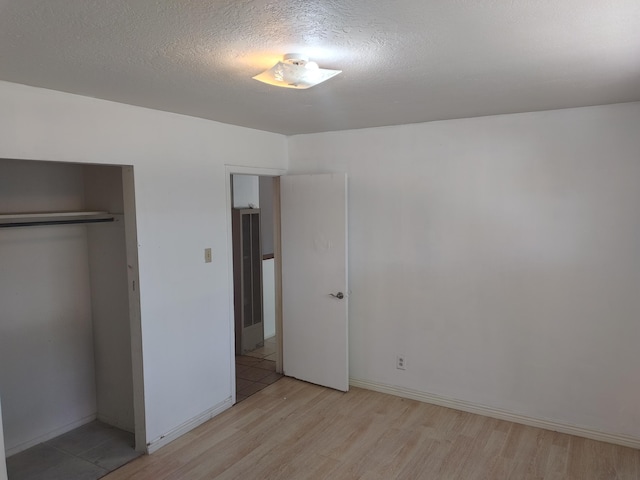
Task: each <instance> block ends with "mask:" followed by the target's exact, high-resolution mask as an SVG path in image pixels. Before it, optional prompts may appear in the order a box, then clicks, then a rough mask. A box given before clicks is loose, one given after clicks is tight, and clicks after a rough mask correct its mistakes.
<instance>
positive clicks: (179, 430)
mask: <svg viewBox="0 0 640 480" xmlns="http://www.w3.org/2000/svg"><path fill="white" fill-rule="evenodd" d="M231 406H233V399H232V398H231V397H229V398H227V399H226V400H225V401H224V402H222V403H219V404H218V405H216V406H214V407H211V408H210V409H208V410H205V411H204V412H202V413H201V414H200V415H196V416H195V417H193V418H192V419H190V420H187V421H186V422H184V423H183V424H181V425H178V426H177V427H176V428H174V429H172V430H170V431H169V432H167V433H165V434H164V435H161V436H159V437H158V438H156V439H154V440H152V441H151V442H149V443H147V453H148V454H151V453H153V452H155V451H157V450H158V449H160V448H162V447H164V446H165V445H167V444H169V443H171V442H173V441H174V440H176V439H177V438H178V437H181V436H182V435H184V434H185V433H187V432H189V431H191V430H193V429H194V428H196V427H198V426H200V425H202V424H203V423H204V422H206V421H207V420H210V419H212V418H213V417H215V416H216V415H218V414H220V413H222V412H224V411H225V410H226V409H227V408H229V407H231Z"/></svg>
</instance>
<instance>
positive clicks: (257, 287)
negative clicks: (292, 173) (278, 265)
mask: <svg viewBox="0 0 640 480" xmlns="http://www.w3.org/2000/svg"><path fill="white" fill-rule="evenodd" d="M274 183H277V179H276V178H274V177H273V176H265V175H249V174H231V175H230V178H229V188H230V193H231V207H232V208H231V225H232V250H233V251H232V257H233V286H234V288H233V311H234V319H235V320H234V353H235V356H234V357H235V394H236V403H237V402H240V401H242V400H244V399H246V398H247V397H249V396H251V395H253V394H254V393H256V392H258V391H260V390H262V389H263V388H265V387H267V386H268V385H270V384H272V383H274V382H275V381H277V380H279V379H280V378H281V377H282V374H281V368H278V367H279V363H280V362H279V342H278V336H277V333H278V330H279V329H277V328H276V298H275V295H276V272H275V248H274V246H275V241H274V240H275V239H274V232H275V231H276V230H277V229H276V228H274V224H275V221H276V216H275V215H274V204H275V203H277V200H276V201H274V199H275V198H276V197H275V195H277V190H276V189H274ZM275 213H277V212H275Z"/></svg>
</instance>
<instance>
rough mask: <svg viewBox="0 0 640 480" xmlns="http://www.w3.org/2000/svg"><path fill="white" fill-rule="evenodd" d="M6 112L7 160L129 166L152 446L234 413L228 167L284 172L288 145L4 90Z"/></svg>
mask: <svg viewBox="0 0 640 480" xmlns="http://www.w3.org/2000/svg"><path fill="white" fill-rule="evenodd" d="M0 105H2V109H0V158H2V157H4V158H17V159H40V160H59V161H74V162H83V163H103V164H125V165H133V166H134V176H135V190H136V192H135V194H136V208H137V222H138V231H137V233H138V243H139V267H140V285H139V287H140V308H141V317H142V335H143V362H144V385H145V417H146V428H147V442H156V441H158V440H159V439H160V437H161V436H163V435H167V434H171V433H172V432H176V431H178V430H179V428H180V427H181V426H185V428H188V426H189V425H191V424H190V423H189V422H191V421H195V420H197V419H202V418H204V416H206V415H207V414H208V413H209V412H212V411H214V409H215V408H216V407H219V406H221V405H224V402H228V401H229V400H230V398H231V394H232V391H231V385H232V380H231V371H232V367H231V358H232V337H231V333H232V331H231V329H230V328H231V323H230V306H231V305H230V291H229V285H228V279H229V274H230V272H229V267H230V265H229V262H228V256H229V251H230V248H231V246H230V245H228V244H227V224H226V220H227V209H228V205H227V203H226V177H225V167H224V165H225V163H227V164H234V165H246V166H255V167H267V168H269V167H271V168H286V165H287V150H286V139H285V138H284V137H283V136H281V135H276V134H271V133H266V132H260V131H256V130H251V129H245V128H241V127H235V126H230V125H224V124H220V123H216V122H211V121H206V120H201V119H196V118H190V117H185V116H181V115H175V114H170V113H165V112H158V111H153V110H148V109H143V108H139V107H132V106H127V105H121V104H116V103H112V102H106V101H101V100H96V99H90V98H85V97H80V96H74V95H69V94H65V93H60V92H54V91H50V90H43V89H37V88H31V87H26V86H22V85H16V84H10V83H5V82H0ZM206 247H211V248H212V249H213V262H212V263H209V264H205V263H204V258H203V251H204V248H206ZM0 395H3V398H4V392H0Z"/></svg>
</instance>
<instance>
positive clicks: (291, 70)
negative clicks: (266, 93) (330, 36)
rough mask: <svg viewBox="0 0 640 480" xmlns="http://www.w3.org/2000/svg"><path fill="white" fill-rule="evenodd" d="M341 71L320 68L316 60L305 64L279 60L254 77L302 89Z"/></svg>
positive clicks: (269, 82) (270, 82) (266, 81)
mask: <svg viewBox="0 0 640 480" xmlns="http://www.w3.org/2000/svg"><path fill="white" fill-rule="evenodd" d="M341 72H342V70H328V69H326V68H319V67H318V64H317V63H315V62H307V63H305V64H303V65H297V64H293V63H285V62H278V63H276V64H275V65H274V66H273V67H271V68H270V69H269V70H266V71H264V72H262V73H261V74H259V75H256V76H255V77H253V78H254V79H255V80H258V81H260V82H263V83H267V84H269V85H275V86H276V87H285V88H296V89H298V90H302V89H305V88H309V87H313V86H314V85H318V84H319V83H322V82H324V81H326V80H329V79H330V78H331V77H335V76H336V75H338V74H339V73H341Z"/></svg>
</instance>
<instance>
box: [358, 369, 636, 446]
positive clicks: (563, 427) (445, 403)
mask: <svg viewBox="0 0 640 480" xmlns="http://www.w3.org/2000/svg"><path fill="white" fill-rule="evenodd" d="M349 384H350V385H351V386H352V387H359V388H364V389H367V390H373V391H374V392H381V393H388V394H390V395H395V396H397V397H403V398H409V399H411V400H417V401H419V402H425V403H431V404H433V405H439V406H441V407H447V408H453V409H454V410H462V411H463V412H469V413H475V414H477V415H484V416H486V417H491V418H497V419H499V420H506V421H509V422H514V423H521V424H523V425H529V426H531V427H538V428H544V429H545V430H552V431H554V432H560V433H567V434H569V435H576V436H578V437H584V438H590V439H591V440H598V441H601V442H607V443H613V444H616V445H622V446H624V447H631V448H636V449H640V438H637V437H631V436H628V435H621V434H617V433H607V432H601V431H599V430H593V429H591V428H585V427H579V426H576V425H570V424H567V423H560V422H556V421H553V420H547V419H542V418H534V417H528V416H526V415H519V414H517V413H513V412H509V411H507V410H502V409H500V408H493V407H487V406H485V405H479V404H476V403H471V402H466V401H464V400H456V399H453V398H446V397H441V396H440V395H434V394H432V393H427V392H420V391H418V390H412V389H409V388H403V387H395V386H392V385H385V384H382V383H376V382H369V381H367V380H358V379H355V378H350V379H349Z"/></svg>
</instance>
